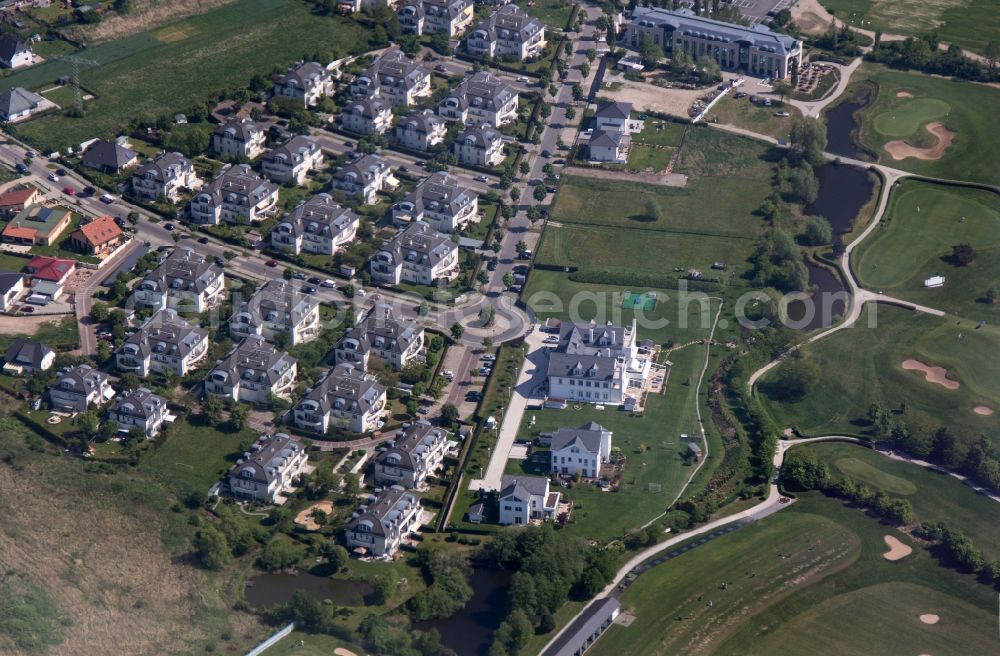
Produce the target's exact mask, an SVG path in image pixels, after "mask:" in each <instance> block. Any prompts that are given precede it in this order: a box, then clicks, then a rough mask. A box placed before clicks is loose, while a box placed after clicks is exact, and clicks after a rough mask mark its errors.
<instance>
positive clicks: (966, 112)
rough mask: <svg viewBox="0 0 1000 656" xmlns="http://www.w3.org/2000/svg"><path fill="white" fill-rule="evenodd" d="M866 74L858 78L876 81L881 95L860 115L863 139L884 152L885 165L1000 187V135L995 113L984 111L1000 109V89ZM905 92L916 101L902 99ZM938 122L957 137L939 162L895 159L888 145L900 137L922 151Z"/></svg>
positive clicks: (873, 71) (871, 70) (869, 70)
mask: <svg viewBox="0 0 1000 656" xmlns="http://www.w3.org/2000/svg"><path fill="white" fill-rule="evenodd" d="M861 72H862V75H860V76H858V79H859V80H860V79H868V80H871V81H873V82H875V83H876V85H877V86H878V93H877V97H876V98H875V101H874V102H873V103H872V105H871V106H870V107H868V108H867V109H865V110H864V111H863V112H862V114H861V115H860V117H859V118H860V121H859V123H860V126H861V128H860V140H861V142H862V144H863V145H864V146H866V147H868V148H870V149H872V150H874V151H875V152H877V153H879V162H880V163H882V164H885V165H886V166H891V167H893V168H898V169H902V170H904V171H912V172H913V173H918V174H921V175H927V176H932V177H939V178H945V179H950V180H963V181H972V182H985V183H987V184H993V185H996V184H998V183H1000V171H998V170H997V168H996V166H994V165H993V162H994V160H995V159H996V156H995V153H996V152H997V149H998V148H1000V132H998V131H997V130H995V129H994V125H993V117H992V114H991V113H990V112H988V111H983V108H984V107H997V106H1000V89H995V88H993V87H988V86H985V85H982V84H971V83H969V82H960V81H956V80H950V79H946V78H942V77H932V76H930V75H922V74H919V73H905V72H901V71H894V70H891V69H888V68H885V67H883V66H869V65H866V66H865V67H864V68H862V69H861ZM900 92H905V93H908V94H910V95H911V96H912V97H901V96H899V95H898V94H899V93H900ZM935 121H940V122H942V123H944V125H945V127H947V128H948V129H949V130H951V131H952V132H954V133H955V139H954V141H953V142H952V144H951V145H950V146H949V147H948V149H947V150H946V151H945V152H944V154H943V155H942V156H941V158H940V159H937V160H921V159H916V158H913V157H908V158H906V159H901V160H896V159H893V158H892V157H890V156H889V155H888V154H887V153H886V152H885V150H884V148H883V147H884V146H885V144H886V143H888V142H890V141H894V140H897V139H902V140H905V141H907V142H909V143H911V144H913V145H915V146H918V147H927V146H929V145H931V143H932V142H934V141H935V140H933V139H932V138H931V135H929V134H928V133H927V131H926V130H925V129H924V126H925V125H927V124H928V123H932V122H935Z"/></svg>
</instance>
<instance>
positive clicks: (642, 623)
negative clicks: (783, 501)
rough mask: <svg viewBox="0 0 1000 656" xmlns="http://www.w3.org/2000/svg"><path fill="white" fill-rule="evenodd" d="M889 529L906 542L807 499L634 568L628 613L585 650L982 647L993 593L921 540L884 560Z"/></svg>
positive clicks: (643, 654) (834, 504) (833, 505)
mask: <svg viewBox="0 0 1000 656" xmlns="http://www.w3.org/2000/svg"><path fill="white" fill-rule="evenodd" d="M956 485H957V483H956ZM886 535H892V536H893V537H896V538H897V539H900V540H902V541H908V538H907V536H905V535H904V534H902V533H899V532H897V531H896V530H895V529H892V528H889V527H886V526H882V525H880V524H879V523H878V522H877V521H876V520H874V519H872V518H870V517H868V516H866V515H864V514H862V513H859V512H858V511H857V510H853V509H850V508H847V507H845V506H844V505H843V504H841V503H840V502H839V501H835V500H831V499H827V498H824V497H822V496H821V495H819V494H810V495H805V497H804V498H802V499H800V500H799V501H798V502H797V503H796V504H795V505H794V506H792V507H791V508H788V509H786V510H784V511H782V512H780V513H778V514H776V515H773V516H771V517H769V518H767V519H765V520H763V521H761V522H756V523H754V524H752V525H750V526H748V527H745V528H742V529H739V530H737V531H735V532H733V533H732V534H730V535H727V536H723V537H720V538H718V539H716V540H713V541H711V542H709V543H707V544H705V545H704V546H700V547H697V548H695V549H693V550H691V551H689V552H688V553H686V554H683V555H681V556H679V557H677V558H676V559H672V560H670V561H669V562H668V564H665V565H661V566H660V567H658V568H654V569H653V570H651V571H650V572H648V573H646V574H643V575H642V576H640V577H639V578H638V579H637V580H636V582H635V583H634V584H633V585H632V586H631V587H630V588H629V589H628V590H627V591H626V592H625V593H624V594H623V595H622V597H621V602H622V605H623V606H624V607H625V610H626V611H630V612H632V613H634V614H635V616H636V619H635V621H634V622H633V623H632V624H631V626H627V627H625V626H621V625H615V626H613V627H612V628H611V629H609V631H608V633H607V634H606V635H605V636H604V637H602V638H601V639H600V640H599V641H598V642H597V643H596V644H595V645H594V647H592V649H591V652H590V653H593V654H594V655H595V656H611V655H614V654H630V655H635V656H652V655H657V656H659V655H666V654H675V653H685V654H693V655H697V654H727V655H728V654H734V655H735V654H740V655H746V654H802V653H811V652H812V651H814V650H815V646H816V645H817V644H822V645H823V646H824V649H825V650H827V651H828V652H829V653H834V654H848V655H858V656H861V655H862V654H872V653H879V654H893V655H896V654H899V655H900V656H902V655H904V654H905V655H910V654H935V655H940V654H954V655H956V656H957V655H958V654H972V653H989V652H990V651H991V650H992V648H993V646H994V645H995V636H994V635H993V632H992V627H993V623H992V620H991V619H990V618H991V612H992V609H993V604H994V603H995V602H994V600H993V597H992V592H991V591H990V589H989V588H988V587H987V586H984V585H981V584H978V583H977V582H976V581H975V579H973V578H972V577H967V576H961V575H959V574H956V573H955V572H953V571H952V570H948V569H945V568H943V567H941V566H939V565H938V563H937V562H936V561H935V560H934V559H932V558H931V557H930V556H929V555H928V554H927V553H926V552H925V551H924V550H923V549H922V548H920V547H917V548H916V549H915V550H914V552H913V553H912V554H911V555H910V556H907V557H906V558H904V559H903V560H900V561H896V562H890V561H887V560H885V559H884V558H883V554H884V553H885V552H886V551H887V548H886V544H885V541H884V538H885V536H886ZM723 583H725V585H723ZM859 608H864V609H869V608H870V609H871V611H870V612H859V610H858V609H859ZM921 615H924V616H925V618H924V619H923V620H922V619H921ZM928 615H937V616H938V622H937V623H936V624H929V623H927V622H930V621H932V620H931V618H929V617H926V616H928ZM887 618H888V619H887ZM848 626H850V627H851V629H850V630H844V629H845V627H848Z"/></svg>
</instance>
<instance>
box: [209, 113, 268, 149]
mask: <svg viewBox="0 0 1000 656" xmlns="http://www.w3.org/2000/svg"><path fill="white" fill-rule="evenodd" d="M266 147H267V135H266V134H265V132H264V128H263V127H261V126H260V125H258V124H257V123H254V121H253V120H252V119H249V118H246V117H244V118H231V119H229V120H228V121H226V122H225V123H222V124H220V125H219V126H218V127H217V128H215V131H214V132H212V150H214V151H215V152H216V153H218V154H219V155H222V156H223V157H228V158H230V159H254V158H255V157H257V156H258V155H260V154H261V153H263V152H264V149H265V148H266Z"/></svg>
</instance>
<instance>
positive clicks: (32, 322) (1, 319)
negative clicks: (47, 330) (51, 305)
mask: <svg viewBox="0 0 1000 656" xmlns="http://www.w3.org/2000/svg"><path fill="white" fill-rule="evenodd" d="M66 316H67V315H65V314H57V315H51V314H50V315H41V316H37V317H31V316H23V317H10V316H7V315H5V314H4V315H0V334H4V335H34V334H35V333H37V332H38V328H39V326H43V325H45V324H57V323H59V322H60V321H62V320H63V319H64V318H66Z"/></svg>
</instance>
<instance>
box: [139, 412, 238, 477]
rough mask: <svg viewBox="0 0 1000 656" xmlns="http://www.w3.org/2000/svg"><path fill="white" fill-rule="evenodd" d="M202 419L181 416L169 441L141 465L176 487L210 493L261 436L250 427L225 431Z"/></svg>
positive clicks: (172, 430) (168, 436)
mask: <svg viewBox="0 0 1000 656" xmlns="http://www.w3.org/2000/svg"><path fill="white" fill-rule="evenodd" d="M199 420H200V417H194V418H192V420H191V421H189V420H187V419H178V420H177V421H176V422H175V423H174V425H173V426H171V427H170V430H169V432H168V435H167V439H166V442H164V443H163V444H162V445H161V446H160V447H159V448H157V449H156V450H155V451H153V452H152V453H150V455H149V456H148V457H147V458H146V459H145V460H143V462H142V465H141V467H140V468H141V469H144V470H146V471H148V472H149V473H151V474H154V475H156V476H158V477H160V478H162V479H163V480H164V481H165V482H167V483H168V484H170V485H172V486H175V487H178V488H181V489H193V490H196V491H198V492H208V489H209V488H210V487H212V485H213V484H215V483H216V482H217V481H218V480H219V478H220V477H221V476H222V474H224V473H225V472H226V471H227V470H228V469H229V468H230V467H231V466H232V465H233V464H234V463H235V462H236V458H237V457H239V455H240V454H241V453H242V452H243V451H244V450H245V449H244V447H248V446H249V445H250V443H251V442H253V440H255V439H256V438H257V433H256V432H254V431H252V430H250V429H246V430H243V431H240V432H235V433H230V432H226V431H221V430H217V429H216V428H214V427H212V426H206V425H203V424H201V423H200V421H199Z"/></svg>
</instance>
